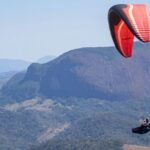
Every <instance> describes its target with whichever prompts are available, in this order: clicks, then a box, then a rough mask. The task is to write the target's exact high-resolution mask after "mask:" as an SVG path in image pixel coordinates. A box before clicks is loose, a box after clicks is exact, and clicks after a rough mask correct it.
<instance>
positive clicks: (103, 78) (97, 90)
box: [1, 43, 150, 101]
mask: <svg viewBox="0 0 150 150" xmlns="http://www.w3.org/2000/svg"><path fill="white" fill-rule="evenodd" d="M149 48H150V44H141V43H135V45H134V54H133V57H132V58H128V59H126V58H123V57H122V56H121V55H120V54H119V53H118V52H117V51H116V50H115V49H114V48H113V47H103V48H102V47H101V48H99V47H97V48H80V49H75V50H72V51H69V52H67V53H65V54H63V55H61V56H60V57H57V58H56V59H54V60H52V61H50V62H48V63H45V64H38V63H33V64H31V65H30V66H29V67H28V69H27V71H26V72H25V73H19V74H17V75H16V76H14V77H13V78H11V79H10V80H9V81H8V82H7V84H5V86H3V87H2V90H1V97H2V99H3V100H4V99H5V98H7V99H14V100H16V101H22V100H25V99H29V98H34V97H35V96H42V97H46V98H51V97H71V96H74V97H84V98H91V97H94V98H101V99H108V100H124V99H146V98H148V97H150V93H149V89H150V84H149V83H150V80H149V73H150V68H149V64H150V59H149V57H150V50H149Z"/></svg>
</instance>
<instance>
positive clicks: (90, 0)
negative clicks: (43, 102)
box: [0, 0, 150, 61]
mask: <svg viewBox="0 0 150 150" xmlns="http://www.w3.org/2000/svg"><path fill="white" fill-rule="evenodd" d="M118 3H145V4H147V5H148V6H149V8H150V1H149V0H75V1H73V0H72V1H71V0H13V1H12V0H5V1H0V19H1V21H0V58H13V59H24V60H30V61H35V60H36V59H38V58H40V57H43V56H46V55H55V56H58V55H60V54H62V53H64V52H66V51H68V50H71V49H75V48H80V47H88V46H92V47H95V46H110V45H113V43H112V40H111V37H110V33H109V28H108V23H107V12H108V9H109V8H110V7H111V6H112V5H114V4H118Z"/></svg>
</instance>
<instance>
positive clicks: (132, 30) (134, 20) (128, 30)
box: [108, 4, 150, 134]
mask: <svg viewBox="0 0 150 150" xmlns="http://www.w3.org/2000/svg"><path fill="white" fill-rule="evenodd" d="M108 23H109V28H110V33H111V36H112V39H113V42H114V44H115V47H116V49H117V50H118V52H119V53H120V54H121V55H122V56H124V57H126V58H128V57H131V56H132V48H133V43H134V37H136V38H137V39H139V40H140V41H142V42H150V16H149V13H148V8H147V6H146V5H144V4H119V5H115V6H112V7H111V8H110V9H109V12H108ZM149 131H150V123H149V120H148V119H147V118H144V119H143V120H142V123H140V126H139V127H136V128H132V133H136V134H145V133H148V132H149Z"/></svg>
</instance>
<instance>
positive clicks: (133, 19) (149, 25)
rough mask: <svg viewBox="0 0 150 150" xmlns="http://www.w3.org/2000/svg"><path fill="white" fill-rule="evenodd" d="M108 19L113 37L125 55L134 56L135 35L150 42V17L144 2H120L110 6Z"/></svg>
mask: <svg viewBox="0 0 150 150" xmlns="http://www.w3.org/2000/svg"><path fill="white" fill-rule="evenodd" d="M108 21H109V27H110V32H111V36H112V39H113V41H114V43H115V46H116V48H117V50H118V51H119V52H120V53H121V54H122V55H123V56H124V57H131V56H132V47H133V42H134V36H136V37H137V38H138V39H139V40H140V41H142V42H150V17H149V13H148V9H147V7H146V5H144V4H119V5H115V6H113V7H111V8H110V10H109V13H108Z"/></svg>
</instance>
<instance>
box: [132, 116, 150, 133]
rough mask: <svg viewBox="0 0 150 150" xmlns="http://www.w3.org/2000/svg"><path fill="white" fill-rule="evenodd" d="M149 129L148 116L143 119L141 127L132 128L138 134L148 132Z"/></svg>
mask: <svg viewBox="0 0 150 150" xmlns="http://www.w3.org/2000/svg"><path fill="white" fill-rule="evenodd" d="M149 131H150V123H149V120H148V118H144V119H142V122H141V123H140V126H139V127H136V128H132V132H133V133H137V134H145V133H148V132H149Z"/></svg>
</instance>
